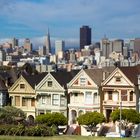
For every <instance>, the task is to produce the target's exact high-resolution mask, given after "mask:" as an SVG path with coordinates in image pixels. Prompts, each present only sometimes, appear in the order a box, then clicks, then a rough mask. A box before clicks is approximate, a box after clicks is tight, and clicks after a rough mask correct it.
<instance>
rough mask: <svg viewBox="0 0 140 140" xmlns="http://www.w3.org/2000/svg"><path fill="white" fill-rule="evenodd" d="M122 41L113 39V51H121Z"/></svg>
mask: <svg viewBox="0 0 140 140" xmlns="http://www.w3.org/2000/svg"><path fill="white" fill-rule="evenodd" d="M123 46H124V41H123V40H122V39H117V40H114V41H113V51H114V52H116V53H123Z"/></svg>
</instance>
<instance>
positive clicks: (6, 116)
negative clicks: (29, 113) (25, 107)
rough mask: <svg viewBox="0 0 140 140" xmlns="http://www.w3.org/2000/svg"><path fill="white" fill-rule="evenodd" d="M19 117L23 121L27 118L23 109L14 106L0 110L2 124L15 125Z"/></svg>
mask: <svg viewBox="0 0 140 140" xmlns="http://www.w3.org/2000/svg"><path fill="white" fill-rule="evenodd" d="M19 117H20V119H22V120H23V119H25V118H26V115H25V113H24V112H23V111H22V110H21V109H18V108H16V107H13V106H5V107H3V108H1V109H0V122H2V123H8V124H11V123H14V122H16V119H17V118H19Z"/></svg>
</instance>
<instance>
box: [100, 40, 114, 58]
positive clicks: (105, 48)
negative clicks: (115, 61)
mask: <svg viewBox="0 0 140 140" xmlns="http://www.w3.org/2000/svg"><path fill="white" fill-rule="evenodd" d="M101 51H102V55H103V56H105V58H108V57H109V54H110V53H112V51H113V48H112V42H111V41H110V40H109V39H108V38H106V37H104V38H103V39H102V40H101Z"/></svg>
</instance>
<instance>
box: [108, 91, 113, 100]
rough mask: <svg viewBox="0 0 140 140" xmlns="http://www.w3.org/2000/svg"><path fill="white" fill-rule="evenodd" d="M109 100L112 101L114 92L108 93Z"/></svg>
mask: <svg viewBox="0 0 140 140" xmlns="http://www.w3.org/2000/svg"><path fill="white" fill-rule="evenodd" d="M108 100H112V91H108Z"/></svg>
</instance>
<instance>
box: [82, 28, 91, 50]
mask: <svg viewBox="0 0 140 140" xmlns="http://www.w3.org/2000/svg"><path fill="white" fill-rule="evenodd" d="M90 44H91V28H90V27H89V26H82V27H81V28H80V49H83V48H84V46H85V45H90Z"/></svg>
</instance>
